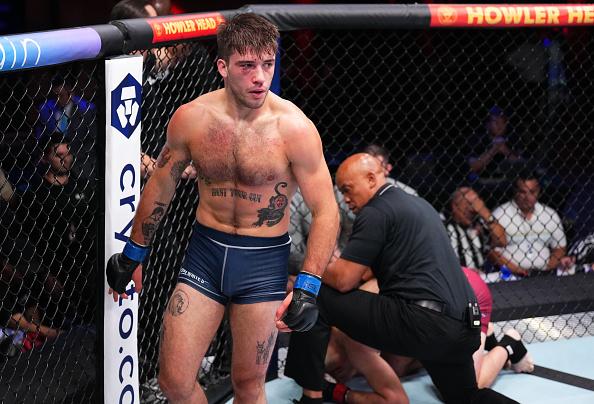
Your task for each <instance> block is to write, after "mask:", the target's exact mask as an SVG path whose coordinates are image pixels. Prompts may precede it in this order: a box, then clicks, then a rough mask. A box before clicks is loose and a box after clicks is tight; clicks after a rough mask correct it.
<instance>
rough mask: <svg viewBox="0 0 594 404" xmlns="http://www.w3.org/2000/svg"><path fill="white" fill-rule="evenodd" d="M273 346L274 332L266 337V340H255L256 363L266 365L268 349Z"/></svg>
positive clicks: (268, 354)
mask: <svg viewBox="0 0 594 404" xmlns="http://www.w3.org/2000/svg"><path fill="white" fill-rule="evenodd" d="M273 347H274V332H273V333H271V334H270V337H268V341H262V342H260V341H256V365H266V364H267V363H268V357H269V356H270V351H271V350H272V348H273Z"/></svg>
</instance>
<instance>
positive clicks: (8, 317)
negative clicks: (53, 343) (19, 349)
mask: <svg viewBox="0 0 594 404" xmlns="http://www.w3.org/2000/svg"><path fill="white" fill-rule="evenodd" d="M40 278H42V277H41V276H40V274H39V273H35V272H33V271H31V270H28V271H23V270H21V269H17V267H15V266H13V265H12V264H10V263H9V262H8V259H7V258H5V257H0V296H2V303H1V304H0V341H2V353H4V354H6V355H8V356H11V355H10V350H11V347H10V345H11V344H17V342H22V339H23V337H24V336H25V335H26V334H28V333H32V334H33V335H29V336H28V337H34V338H32V339H33V341H35V340H38V337H41V338H42V339H45V338H55V337H57V336H58V335H59V333H60V330H59V329H58V328H54V327H49V326H47V325H44V322H45V321H44V320H45V319H44V315H45V313H44V309H42V307H43V306H45V305H46V304H47V301H48V299H49V297H50V295H54V296H56V295H57V294H58V293H59V288H58V287H56V279H55V277H53V276H51V275H50V276H46V277H45V279H44V280H40ZM11 330H14V331H17V332H16V333H15V332H11ZM19 333H20V334H21V335H20V338H16V337H18V336H19ZM15 334H16V336H15ZM40 342H42V341H40Z"/></svg>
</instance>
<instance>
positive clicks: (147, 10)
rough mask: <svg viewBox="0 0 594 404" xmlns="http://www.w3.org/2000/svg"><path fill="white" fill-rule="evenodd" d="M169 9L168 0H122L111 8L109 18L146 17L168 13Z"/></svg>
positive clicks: (169, 3) (169, 2)
mask: <svg viewBox="0 0 594 404" xmlns="http://www.w3.org/2000/svg"><path fill="white" fill-rule="evenodd" d="M170 10H171V1H169V0H122V1H120V2H118V3H117V4H116V5H115V6H113V8H112V9H111V13H110V19H111V20H126V19H130V18H147V17H157V16H161V15H168V14H169V12H170Z"/></svg>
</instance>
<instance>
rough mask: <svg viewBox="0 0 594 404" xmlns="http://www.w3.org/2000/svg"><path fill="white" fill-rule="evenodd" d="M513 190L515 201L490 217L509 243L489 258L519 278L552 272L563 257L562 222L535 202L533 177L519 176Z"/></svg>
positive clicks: (536, 191)
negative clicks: (498, 224)
mask: <svg viewBox="0 0 594 404" xmlns="http://www.w3.org/2000/svg"><path fill="white" fill-rule="evenodd" d="M514 187H515V195H514V199H513V200H512V201H510V202H507V203H504V204H503V205H501V206H499V207H498V208H496V209H495V210H494V211H493V217H494V218H495V219H496V220H497V221H498V222H499V223H500V224H501V225H502V226H503V228H504V229H505V233H506V236H507V241H508V243H507V245H506V246H505V247H503V248H495V249H493V250H491V252H490V253H489V258H490V259H491V260H492V261H493V262H494V263H495V264H497V265H499V266H506V267H508V268H509V269H510V270H511V272H512V273H514V274H516V275H520V276H527V275H529V274H530V273H531V271H551V270H553V269H555V268H557V266H558V265H559V262H560V260H561V258H562V257H563V256H564V255H565V246H566V239H565V233H564V232H563V225H562V224H561V219H560V218H559V215H558V214H557V212H555V210H554V209H552V208H550V207H548V206H546V205H543V204H541V203H539V202H538V197H539V195H540V185H539V182H538V179H537V177H536V176H535V175H534V174H520V176H519V177H518V178H517V179H516V181H515V183H514Z"/></svg>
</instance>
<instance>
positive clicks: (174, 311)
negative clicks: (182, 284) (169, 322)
mask: <svg viewBox="0 0 594 404" xmlns="http://www.w3.org/2000/svg"><path fill="white" fill-rule="evenodd" d="M189 305H190V298H189V297H188V294H187V293H186V292H184V291H183V290H179V289H178V290H176V291H175V292H174V293H173V296H171V299H170V300H169V307H167V311H169V314H171V315H172V316H173V317H177V316H181V315H182V314H184V312H185V311H186V310H187V309H188V306H189Z"/></svg>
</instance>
